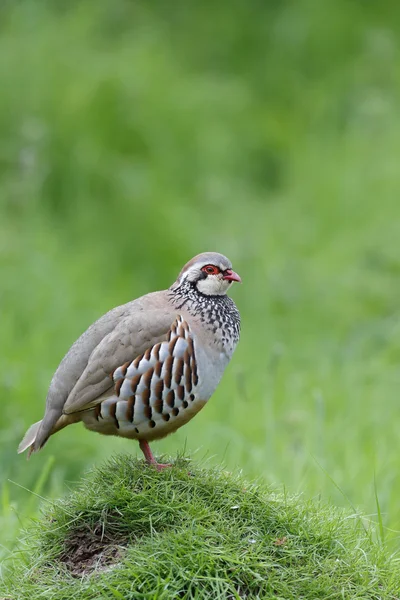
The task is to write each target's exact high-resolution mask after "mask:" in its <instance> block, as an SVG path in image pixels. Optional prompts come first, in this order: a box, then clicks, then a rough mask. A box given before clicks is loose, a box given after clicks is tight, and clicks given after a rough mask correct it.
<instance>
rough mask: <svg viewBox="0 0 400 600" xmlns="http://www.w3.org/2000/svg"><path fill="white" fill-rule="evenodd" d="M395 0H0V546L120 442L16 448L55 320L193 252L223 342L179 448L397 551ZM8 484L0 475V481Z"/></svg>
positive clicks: (171, 270) (38, 402)
mask: <svg viewBox="0 0 400 600" xmlns="http://www.w3.org/2000/svg"><path fill="white" fill-rule="evenodd" d="M398 17H400V7H399V5H398V4H397V3H393V2H387V3H375V2H368V1H365V0H353V1H350V0H346V1H345V0H331V1H320V0H281V1H279V2H278V1H276V0H269V1H266V0H264V1H262V2H261V1H257V0H231V1H229V2H228V1H225V0H224V1H221V2H218V3H214V2H211V1H207V0H205V1H203V2H199V3H190V2H189V3H188V2H183V1H181V2H179V1H175V2H169V3H163V2H157V1H156V2H154V3H148V2H145V1H144V0H143V1H140V0H136V1H135V2H133V1H131V0H114V1H113V2H107V1H105V0H104V1H103V0H96V1H93V2H90V1H84V2H74V1H71V0H70V1H69V2H61V1H60V2H44V1H43V2H40V3H38V2H36V1H35V2H34V1H29V0H26V1H24V2H11V1H10V2H3V3H2V6H1V9H0V261H1V262H0V264H1V286H0V314H1V321H0V339H1V344H0V355H1V356H0V360H1V362H0V364H1V368H0V387H1V411H0V445H1V463H0V489H1V493H0V502H1V504H0V532H1V533H0V544H1V545H0V554H1V555H2V556H3V557H5V556H7V554H8V552H9V550H10V549H11V548H12V546H13V543H14V541H15V539H16V538H17V536H18V534H19V530H20V527H21V526H23V525H24V524H25V523H26V521H27V517H30V516H33V515H35V514H36V512H37V510H38V506H39V505H40V501H39V500H38V498H37V496H35V495H34V494H32V493H30V492H28V491H26V490H24V489H22V488H21V487H20V486H23V487H25V488H28V489H29V490H33V491H34V492H35V493H37V494H39V495H42V496H44V497H46V498H52V497H55V496H59V495H61V494H63V493H65V492H66V491H67V490H68V489H69V488H71V487H73V486H74V485H75V481H76V480H77V479H78V478H79V477H80V475H81V473H82V472H83V470H85V469H86V468H88V467H89V466H90V465H92V464H94V463H99V462H100V461H101V460H103V459H104V458H105V457H107V456H109V455H110V454H112V453H113V452H115V451H117V450H118V451H124V452H132V453H136V452H138V448H137V444H135V443H134V442H128V441H124V440H117V439H115V440H114V439H112V438H101V437H100V436H97V435H94V434H92V433H90V432H87V431H85V430H84V428H83V427H82V426H80V425H76V426H73V427H70V428H67V429H66V430H64V431H62V432H61V433H59V434H58V435H57V436H55V437H54V438H52V439H51V441H50V442H49V444H48V445H47V446H46V449H45V450H44V451H43V452H42V453H40V454H39V455H36V456H34V457H33V458H32V459H31V460H30V462H29V463H27V462H26V460H25V456H17V454H16V447H17V445H18V442H19V440H20V438H21V437H22V435H23V433H24V432H25V430H26V428H27V427H28V425H30V424H31V423H32V422H33V421H36V420H38V419H40V418H41V417H42V413H43V408H44V402H45V397H46V392H47V387H48V384H49V382H50V379H51V376H52V373H53V371H54V370H55V368H56V367H57V365H58V362H59V361H60V359H61V358H62V356H63V355H64V353H65V352H66V351H67V349H68V348H69V346H70V344H71V343H72V342H73V341H74V340H75V339H76V338H77V337H78V335H79V334H80V333H81V332H82V331H83V330H84V329H85V328H86V327H87V326H88V325H89V324H90V323H91V322H92V321H94V320H95V319H96V318H97V317H99V316H100V315H101V314H103V313H104V312H105V311H107V310H108V309H110V308H111V307H113V306H115V305H118V304H122V303H124V302H126V301H128V300H130V299H132V298H134V297H137V296H139V295H141V294H145V293H147V292H149V291H153V290H156V289H162V288H165V287H167V286H168V285H170V284H171V283H172V282H173V281H174V279H175V277H176V275H177V273H178V272H179V270H180V268H181V266H182V265H183V264H184V263H185V262H186V261H187V260H188V259H190V258H191V257H192V256H193V255H194V254H196V253H198V252H201V251H205V250H216V251H220V252H222V253H224V254H226V255H228V256H229V258H230V259H231V260H232V262H233V265H234V268H235V269H236V270H237V271H238V272H239V273H240V275H241V276H242V279H243V285H242V286H235V287H234V289H233V290H232V296H233V297H234V299H235V301H236V302H237V304H238V306H239V308H240V311H241V314H242V339H241V342H240V344H239V347H238V349H237V351H236V354H235V356H234V359H233V361H232V363H231V364H230V366H229V368H228V371H227V373H226V375H225V377H224V379H223V381H222V383H221V385H220V387H219V389H218V391H217V392H216V394H215V395H214V397H213V399H212V401H211V402H210V403H209V405H208V406H207V407H206V409H205V410H204V411H202V412H201V414H199V415H198V416H197V417H196V419H194V420H193V421H192V422H191V423H190V424H188V425H187V426H185V427H184V428H182V429H181V430H180V431H179V432H178V433H177V434H175V435H174V436H171V437H169V438H167V439H165V440H163V441H161V442H159V443H156V444H154V448H153V449H154V450H155V451H156V453H158V454H161V453H167V454H168V453H171V454H176V453H177V452H178V451H179V452H180V451H182V450H183V449H184V448H186V450H187V451H188V452H189V453H192V454H194V456H195V457H197V458H199V459H202V460H203V459H204V458H206V459H207V460H209V461H210V462H211V463H221V461H222V462H223V463H224V464H225V465H226V467H227V468H228V469H238V468H239V469H243V471H244V473H245V475H246V476H248V477H249V478H254V477H260V478H262V479H265V480H266V481H268V482H271V483H273V484H275V485H276V486H278V487H282V486H284V487H285V488H286V489H287V490H288V491H289V492H301V493H303V494H304V495H305V496H307V497H318V496H322V497H323V498H324V499H325V500H331V501H332V502H333V503H334V504H337V505H343V506H347V507H348V506H349V505H350V504H353V505H354V506H355V507H359V508H360V509H361V510H363V511H364V512H365V513H366V514H367V515H369V518H371V519H372V520H376V518H377V517H376V513H377V503H376V498H375V495H376V493H377V495H378V498H379V503H380V508H381V511H382V518H383V524H384V526H385V532H386V535H387V536H388V537H389V538H391V540H392V541H391V543H392V544H393V545H394V546H395V547H396V546H397V547H399V545H400V532H399V530H400V504H399V497H400V435H399V429H400V402H399V396H400V253H399V245H400V169H399V156H400V121H399V116H400V110H399V92H400V69H399V66H400V47H399V39H400V37H399V34H400V25H399V23H400V20H399V19H398ZM10 480H11V481H10Z"/></svg>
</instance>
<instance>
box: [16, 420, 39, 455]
mask: <svg viewBox="0 0 400 600" xmlns="http://www.w3.org/2000/svg"><path fill="white" fill-rule="evenodd" d="M41 422H42V421H38V422H37V423H34V424H33V425H31V426H30V427H29V429H28V431H27V432H26V434H25V435H24V437H23V440H22V442H21V443H20V445H19V446H18V454H21V452H25V450H26V449H27V448H30V449H29V454H28V458H29V457H30V455H31V453H32V445H33V443H34V441H35V439H36V436H37V432H38V431H39V427H40V424H41Z"/></svg>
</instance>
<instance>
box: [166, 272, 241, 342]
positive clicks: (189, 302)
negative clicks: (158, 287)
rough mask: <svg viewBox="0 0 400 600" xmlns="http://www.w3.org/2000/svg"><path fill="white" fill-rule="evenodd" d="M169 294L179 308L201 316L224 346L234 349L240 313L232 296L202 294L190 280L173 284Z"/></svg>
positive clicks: (202, 320)
mask: <svg viewBox="0 0 400 600" xmlns="http://www.w3.org/2000/svg"><path fill="white" fill-rule="evenodd" d="M168 296H169V298H170V300H171V301H172V303H173V304H174V305H175V307H176V308H177V309H181V308H185V309H186V310H187V311H188V312H189V313H190V314H191V315H192V316H194V317H196V316H198V317H200V320H201V322H202V323H203V324H204V325H205V327H206V328H207V329H209V330H210V331H212V333H213V334H214V335H215V336H216V337H217V339H219V341H220V342H221V343H222V345H223V347H224V348H225V349H226V350H228V352H229V351H233V349H234V347H235V346H236V344H237V343H238V341H239V335H240V314H239V311H238V309H237V308H236V304H235V303H234V301H233V300H232V298H230V297H229V296H226V295H222V296H211V295H210V296H208V295H205V294H202V293H201V292H199V290H198V289H197V287H196V285H195V284H194V283H192V282H190V281H183V282H182V283H180V284H178V285H177V284H175V285H174V286H172V287H171V288H170V289H169V290H168Z"/></svg>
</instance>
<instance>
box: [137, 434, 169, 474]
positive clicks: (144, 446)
mask: <svg viewBox="0 0 400 600" xmlns="http://www.w3.org/2000/svg"><path fill="white" fill-rule="evenodd" d="M139 446H140V449H141V451H142V452H143V454H144V457H145V459H146V462H147V463H148V464H149V465H154V466H155V468H156V469H157V470H158V471H161V469H165V468H166V467H172V465H171V464H163V463H158V462H157V461H156V459H155V458H154V456H153V453H152V451H151V449H150V445H149V442H146V440H139Z"/></svg>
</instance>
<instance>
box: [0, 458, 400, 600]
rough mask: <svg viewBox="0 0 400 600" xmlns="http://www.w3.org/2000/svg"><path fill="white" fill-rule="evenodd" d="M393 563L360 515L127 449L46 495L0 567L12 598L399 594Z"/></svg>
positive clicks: (2, 589) (3, 591) (2, 591)
mask: <svg viewBox="0 0 400 600" xmlns="http://www.w3.org/2000/svg"><path fill="white" fill-rule="evenodd" d="M399 593H400V582H399V571H398V569H397V566H396V564H395V562H394V560H393V559H390V558H389V557H388V556H387V555H386V554H385V552H384V550H383V548H382V547H381V546H379V545H377V544H375V543H373V542H372V540H371V537H370V534H368V533H366V532H365V530H364V529H363V527H362V524H361V522H360V519H359V518H356V517H355V518H349V516H346V515H345V514H344V513H343V512H341V511H338V510H336V509H333V508H332V507H326V506H325V507H323V506H320V505H316V504H315V503H311V502H309V503H305V502H303V501H302V500H299V499H298V498H288V497H287V496H284V495H276V494H274V493H272V492H270V491H269V490H267V489H266V488H264V487H262V486H260V485H258V484H257V485H253V484H252V485H249V484H248V483H246V482H245V481H243V480H242V479H241V478H240V477H238V476H236V475H232V474H229V473H226V472H223V471H220V470H217V469H213V470H205V469H200V468H199V467H198V466H196V465H193V464H191V463H190V465H189V462H188V461H186V460H185V459H178V461H177V462H176V465H175V466H174V467H173V468H171V469H166V470H164V471H163V472H161V473H159V472H157V471H156V470H155V469H153V468H152V467H148V466H146V465H144V464H143V462H142V461H139V460H136V459H134V458H132V457H130V456H118V457H116V458H114V459H112V460H111V461H109V462H108V463H107V464H105V465H104V466H102V467H101V468H97V469H95V470H93V471H92V472H91V473H89V475H88V476H87V478H86V479H85V480H84V481H83V483H82V484H81V486H80V488H79V489H78V490H77V491H76V492H74V493H72V494H71V495H70V496H69V497H68V498H66V499H65V500H62V501H58V502H56V503H54V504H51V506H50V508H48V509H47V510H46V513H45V515H44V518H43V519H41V520H40V521H39V522H38V523H36V524H34V525H33V526H32V528H31V529H30V531H28V533H27V535H26V537H25V540H24V544H23V546H22V548H21V551H20V553H19V555H16V556H15V557H14V562H9V563H8V565H7V566H6V569H5V574H4V578H3V581H2V583H0V596H2V595H3V596H5V597H7V598H8V597H9V598H12V599H16V598H18V599H21V600H22V599H24V598H29V599H30V600H31V599H32V598H35V599H37V598H46V599H57V600H64V599H65V600H71V599H72V598H79V599H88V600H89V599H91V600H97V599H100V598H102V599H104V598H110V599H115V598H119V599H124V600H130V599H132V600H133V599H134V600H139V599H156V598H157V599H164V600H166V599H174V598H183V599H189V598H199V599H207V598H209V599H210V600H211V599H212V600H217V599H224V600H226V599H232V600H240V599H248V600H250V599H256V598H274V599H279V598H280V599H296V600H299V599H302V598H304V599H307V600H310V599H315V598H323V599H327V598H329V599H336V598H337V599H339V598H340V599H341V600H343V599H344V598H345V599H347V598H368V599H378V598H379V599H383V598H385V599H386V598H397V597H398V595H399Z"/></svg>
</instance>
